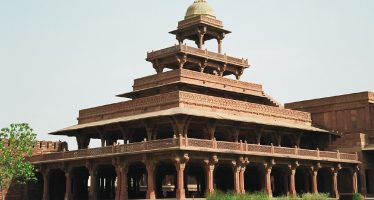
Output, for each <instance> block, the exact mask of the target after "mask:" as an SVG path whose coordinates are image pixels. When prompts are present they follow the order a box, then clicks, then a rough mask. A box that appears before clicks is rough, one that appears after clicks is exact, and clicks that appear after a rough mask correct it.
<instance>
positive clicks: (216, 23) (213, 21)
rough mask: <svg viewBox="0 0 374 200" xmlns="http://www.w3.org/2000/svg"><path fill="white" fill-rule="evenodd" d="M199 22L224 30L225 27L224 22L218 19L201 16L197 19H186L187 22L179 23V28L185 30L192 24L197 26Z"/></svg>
mask: <svg viewBox="0 0 374 200" xmlns="http://www.w3.org/2000/svg"><path fill="white" fill-rule="evenodd" d="M198 22H201V23H204V22H205V23H208V24H210V25H213V26H217V27H220V28H222V27H223V24H222V21H220V20H217V19H213V18H211V17H206V16H203V15H200V16H196V17H193V18H190V19H185V20H182V21H180V22H178V28H179V29H181V28H184V27H186V26H188V25H190V24H196V23H198Z"/></svg>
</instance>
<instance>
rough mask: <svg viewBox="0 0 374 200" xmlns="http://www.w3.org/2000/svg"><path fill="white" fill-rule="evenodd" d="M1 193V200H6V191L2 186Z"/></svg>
mask: <svg viewBox="0 0 374 200" xmlns="http://www.w3.org/2000/svg"><path fill="white" fill-rule="evenodd" d="M0 192H1V199H2V200H5V195H4V191H3V186H1V185H0Z"/></svg>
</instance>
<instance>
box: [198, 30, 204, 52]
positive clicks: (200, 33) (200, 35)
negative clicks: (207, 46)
mask: <svg viewBox="0 0 374 200" xmlns="http://www.w3.org/2000/svg"><path fill="white" fill-rule="evenodd" d="M205 33H206V27H205V26H204V27H199V28H198V30H197V34H198V41H197V47H199V49H203V45H204V35H205Z"/></svg>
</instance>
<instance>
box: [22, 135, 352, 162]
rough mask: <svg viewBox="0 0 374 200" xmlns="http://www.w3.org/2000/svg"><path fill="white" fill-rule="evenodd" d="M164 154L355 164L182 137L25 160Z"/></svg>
mask: <svg viewBox="0 0 374 200" xmlns="http://www.w3.org/2000/svg"><path fill="white" fill-rule="evenodd" d="M168 150H189V151H201V152H205V151H209V152H221V153H233V154H247V155H256V156H267V157H289V158H294V159H305V160H327V161H334V162H348V163H357V162H358V156H357V154H348V153H340V152H328V151H319V150H307V149H299V148H297V147H295V148H286V147H276V146H266V145H257V144H247V143H246V142H244V143H243V142H226V141H216V140H202V139H192V138H186V137H179V138H170V139H163V140H153V141H144V142H138V143H131V144H124V145H115V146H109V147H102V148H93V149H82V150H77V151H67V152H60V153H49V154H41V155H37V156H32V157H30V158H28V160H29V161H30V162H31V163H34V164H38V163H44V162H60V161H69V160H79V159H90V158H91V159H93V158H100V157H111V156H118V155H126V154H129V153H146V152H150V151H151V152H156V151H168Z"/></svg>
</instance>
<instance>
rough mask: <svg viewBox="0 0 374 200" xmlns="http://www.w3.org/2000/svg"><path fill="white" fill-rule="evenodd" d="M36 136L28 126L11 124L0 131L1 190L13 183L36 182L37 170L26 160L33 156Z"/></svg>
mask: <svg viewBox="0 0 374 200" xmlns="http://www.w3.org/2000/svg"><path fill="white" fill-rule="evenodd" d="M35 144H36V134H35V133H34V131H33V129H31V128H30V127H29V125H28V124H26V123H22V124H11V125H10V127H7V128H3V129H1V130H0V189H4V188H6V187H7V185H8V184H10V182H11V181H16V182H18V183H20V184H25V183H26V182H28V181H30V180H35V169H34V167H33V166H32V165H31V164H30V163H29V162H28V161H27V160H26V159H25V158H26V157H27V156H31V155H32V152H33V148H34V145H35Z"/></svg>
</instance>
